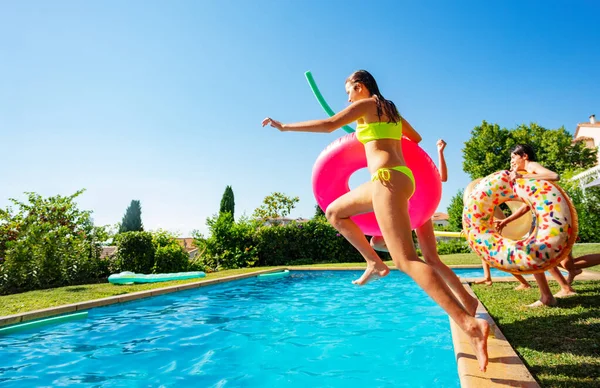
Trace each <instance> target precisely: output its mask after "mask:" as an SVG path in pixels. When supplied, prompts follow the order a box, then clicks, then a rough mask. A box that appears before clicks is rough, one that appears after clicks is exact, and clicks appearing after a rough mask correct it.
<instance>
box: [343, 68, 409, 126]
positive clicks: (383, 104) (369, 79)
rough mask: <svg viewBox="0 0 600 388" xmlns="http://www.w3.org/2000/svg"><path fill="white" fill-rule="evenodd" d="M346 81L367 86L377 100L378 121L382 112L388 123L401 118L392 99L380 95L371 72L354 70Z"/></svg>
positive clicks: (395, 121)
mask: <svg viewBox="0 0 600 388" xmlns="http://www.w3.org/2000/svg"><path fill="white" fill-rule="evenodd" d="M346 82H350V83H351V84H355V83H357V82H360V83H361V84H363V85H364V86H365V88H367V90H368V91H369V93H371V95H372V96H375V100H376V101H377V117H379V120H380V121H381V116H382V114H385V115H386V116H387V118H388V123H392V122H393V123H397V122H399V121H400V120H401V117H400V113H399V112H398V109H397V108H396V105H395V104H394V103H393V102H392V101H390V100H386V99H385V98H384V97H383V96H382V95H381V92H380V91H379V86H377V82H376V81H375V78H373V76H372V75H371V73H369V72H368V71H366V70H358V71H355V72H354V73H352V75H351V76H350V77H348V79H347V80H346Z"/></svg>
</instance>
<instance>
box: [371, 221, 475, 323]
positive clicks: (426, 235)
mask: <svg viewBox="0 0 600 388" xmlns="http://www.w3.org/2000/svg"><path fill="white" fill-rule="evenodd" d="M417 238H418V239H419V246H420V247H421V252H422V253H423V258H424V259H425V262H426V263H427V264H429V265H431V266H432V267H433V269H434V270H435V271H436V272H437V273H438V274H439V275H440V276H441V277H442V279H444V281H445V282H446V283H447V284H448V286H450V288H451V289H452V291H454V293H455V294H456V295H457V296H458V298H459V299H460V302H461V303H462V305H463V307H464V308H465V310H466V311H467V312H468V313H469V314H470V315H471V316H472V317H474V316H475V313H476V312H477V306H478V305H479V302H478V301H477V299H475V298H473V297H472V296H471V295H470V294H469V293H468V292H467V290H466V289H465V287H463V285H462V283H461V282H460V279H459V278H458V276H457V275H456V274H455V273H454V271H452V269H450V267H448V266H447V265H446V264H444V263H443V262H442V261H441V260H440V257H439V255H438V253H437V243H436V240H435V235H434V234H433V225H432V223H431V222H426V223H425V224H423V226H421V227H420V228H418V229H417ZM371 246H372V247H373V248H374V249H375V250H378V251H383V252H389V250H388V249H387V246H386V245H385V241H384V240H383V237H381V236H373V237H372V238H371Z"/></svg>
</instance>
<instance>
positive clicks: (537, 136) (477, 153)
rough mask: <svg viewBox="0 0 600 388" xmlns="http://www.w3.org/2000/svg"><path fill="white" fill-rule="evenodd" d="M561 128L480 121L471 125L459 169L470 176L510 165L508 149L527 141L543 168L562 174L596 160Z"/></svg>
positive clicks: (487, 172) (584, 166) (590, 165)
mask: <svg viewBox="0 0 600 388" xmlns="http://www.w3.org/2000/svg"><path fill="white" fill-rule="evenodd" d="M572 140H573V137H572V135H571V134H570V133H569V132H567V131H566V130H565V129H564V127H561V128H558V129H546V128H544V127H541V126H539V125H537V124H535V123H531V124H530V125H529V126H527V125H519V126H518V127H517V128H515V129H513V130H508V129H506V128H500V126H499V125H498V124H490V123H487V122H486V121H483V122H482V123H481V125H480V126H477V127H475V128H473V130H472V131H471V138H470V139H469V140H468V141H466V142H465V147H464V148H463V170H464V171H465V172H466V173H468V174H469V175H470V176H471V179H476V178H481V177H484V176H487V175H489V174H492V173H494V172H496V171H500V170H508V169H509V168H510V151H511V149H512V148H513V147H514V146H515V145H516V144H529V145H531V146H532V147H533V149H534V150H535V152H536V156H537V159H538V161H539V163H540V164H542V165H543V166H544V167H546V168H548V169H550V170H552V171H556V172H557V173H559V174H562V173H563V172H564V171H566V170H569V169H572V168H574V167H579V168H589V167H592V166H594V164H595V163H596V153H597V151H596V150H591V149H589V148H586V147H585V144H584V143H583V142H574V143H573V142H572Z"/></svg>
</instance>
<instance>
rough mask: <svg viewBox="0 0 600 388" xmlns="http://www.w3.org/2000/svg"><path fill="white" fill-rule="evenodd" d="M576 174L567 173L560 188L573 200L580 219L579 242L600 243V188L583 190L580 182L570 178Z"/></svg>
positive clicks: (561, 181)
mask: <svg viewBox="0 0 600 388" xmlns="http://www.w3.org/2000/svg"><path fill="white" fill-rule="evenodd" d="M576 173H577V171H576V172H571V171H567V172H565V173H564V174H563V176H562V179H561V180H560V186H561V187H562V188H563V189H564V190H565V192H566V193H567V194H568V195H569V197H570V198H571V201H572V202H573V206H575V210H576V211H577V218H578V219H579V234H578V237H579V242H582V243H597V242H600V233H598V230H600V187H597V186H596V187H589V188H587V189H585V190H582V189H581V186H580V185H579V182H578V181H573V180H571V179H570V178H571V177H572V176H574V175H575V174H576Z"/></svg>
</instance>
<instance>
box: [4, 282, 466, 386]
mask: <svg viewBox="0 0 600 388" xmlns="http://www.w3.org/2000/svg"><path fill="white" fill-rule="evenodd" d="M359 275H360V272H357V271H315V272H313V271H302V272H292V274H291V276H289V277H286V278H279V279H276V280H269V281H257V280H256V278H252V279H247V280H242V281H235V282H231V283H225V284H220V285H214V286H208V287H204V288H201V289H196V290H190V291H184V292H178V293H174V294H168V295H163V296H159V297H154V298H149V299H145V300H140V301H134V302H129V303H125V304H121V305H113V306H108V307H102V308H96V309H92V310H90V312H89V317H88V319H87V320H84V321H74V322H69V323H63V324H58V325H52V326H47V327H45V328H42V329H37V330H31V331H26V332H21V333H18V334H11V335H7V336H2V337H0V386H2V387H27V386H37V387H42V386H48V387H49V386H69V385H78V386H90V387H92V386H93V387H115V386H128V387H158V386H164V387H171V386H173V387H174V386H177V387H179V386H198V387H239V386H243V387H273V386H278V387H280V386H285V387H309V386H318V387H345V388H348V387H433V386H435V387H458V386H459V382H458V374H457V370H456V361H455V358H454V352H453V347H452V341H451V335H450V330H449V321H448V317H447V315H446V314H445V313H444V312H443V311H442V310H441V308H439V307H438V306H437V305H435V304H434V303H433V302H432V301H431V300H430V299H429V298H428V297H427V296H426V295H425V293H424V292H423V291H421V289H420V288H418V286H416V285H415V283H414V282H412V281H411V280H410V279H409V278H408V277H407V276H406V275H404V274H402V273H400V272H398V271H393V272H392V273H391V274H390V276H388V277H387V278H386V279H383V280H379V281H375V282H372V283H370V284H368V285H366V286H364V287H357V286H354V285H353V284H351V281H352V280H353V279H355V278H357V277H358V276H359Z"/></svg>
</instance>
